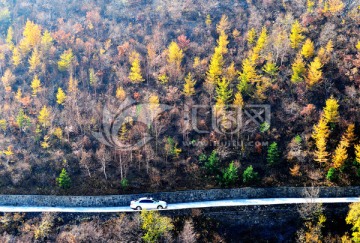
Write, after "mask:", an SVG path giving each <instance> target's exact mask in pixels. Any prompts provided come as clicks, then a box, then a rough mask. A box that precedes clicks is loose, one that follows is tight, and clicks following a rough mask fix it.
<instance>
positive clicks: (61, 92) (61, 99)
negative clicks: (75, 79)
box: [56, 87, 66, 105]
mask: <svg viewBox="0 0 360 243" xmlns="http://www.w3.org/2000/svg"><path fill="white" fill-rule="evenodd" d="M65 100H66V94H65V92H64V90H63V89H62V88H60V87H59V88H58V92H57V94H56V102H57V103H58V104H59V105H63V104H64V102H65Z"/></svg>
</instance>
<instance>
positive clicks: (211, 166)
mask: <svg viewBox="0 0 360 243" xmlns="http://www.w3.org/2000/svg"><path fill="white" fill-rule="evenodd" d="M218 165H219V158H218V156H217V154H216V151H215V150H214V151H212V153H211V154H210V156H209V158H208V159H207V161H206V162H205V169H206V170H207V172H208V173H209V174H214V173H215V172H216V171H217V169H218Z"/></svg>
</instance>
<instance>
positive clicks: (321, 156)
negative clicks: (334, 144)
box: [312, 116, 330, 163]
mask: <svg viewBox="0 0 360 243" xmlns="http://www.w3.org/2000/svg"><path fill="white" fill-rule="evenodd" d="M329 135H330V130H329V127H328V125H327V120H326V119H325V118H324V116H321V118H320V121H319V123H318V124H316V125H315V126H314V129H313V133H312V137H313V139H314V140H315V145H316V150H315V153H314V155H315V161H317V162H319V163H326V162H327V161H328V156H329V153H328V152H327V151H326V145H327V139H328V137H329Z"/></svg>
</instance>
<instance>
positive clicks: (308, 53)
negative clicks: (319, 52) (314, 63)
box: [301, 39, 314, 58]
mask: <svg viewBox="0 0 360 243" xmlns="http://www.w3.org/2000/svg"><path fill="white" fill-rule="evenodd" d="M301 54H302V55H303V56H304V57H305V58H310V57H312V56H313V55H314V43H313V42H312V41H311V40H310V39H306V41H305V43H304V45H303V47H302V49H301Z"/></svg>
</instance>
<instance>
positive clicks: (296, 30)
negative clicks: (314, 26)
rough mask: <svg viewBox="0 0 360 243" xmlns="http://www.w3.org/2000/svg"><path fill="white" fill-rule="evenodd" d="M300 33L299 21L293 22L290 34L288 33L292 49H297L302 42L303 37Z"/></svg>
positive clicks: (301, 30)
mask: <svg viewBox="0 0 360 243" xmlns="http://www.w3.org/2000/svg"><path fill="white" fill-rule="evenodd" d="M302 32H303V29H302V27H301V25H300V23H299V21H297V20H295V22H294V23H293V25H292V26H291V33H290V44H291V47H292V48H293V49H296V48H298V47H299V45H300V43H301V42H302V41H303V40H304V38H305V36H303V35H302Z"/></svg>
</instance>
